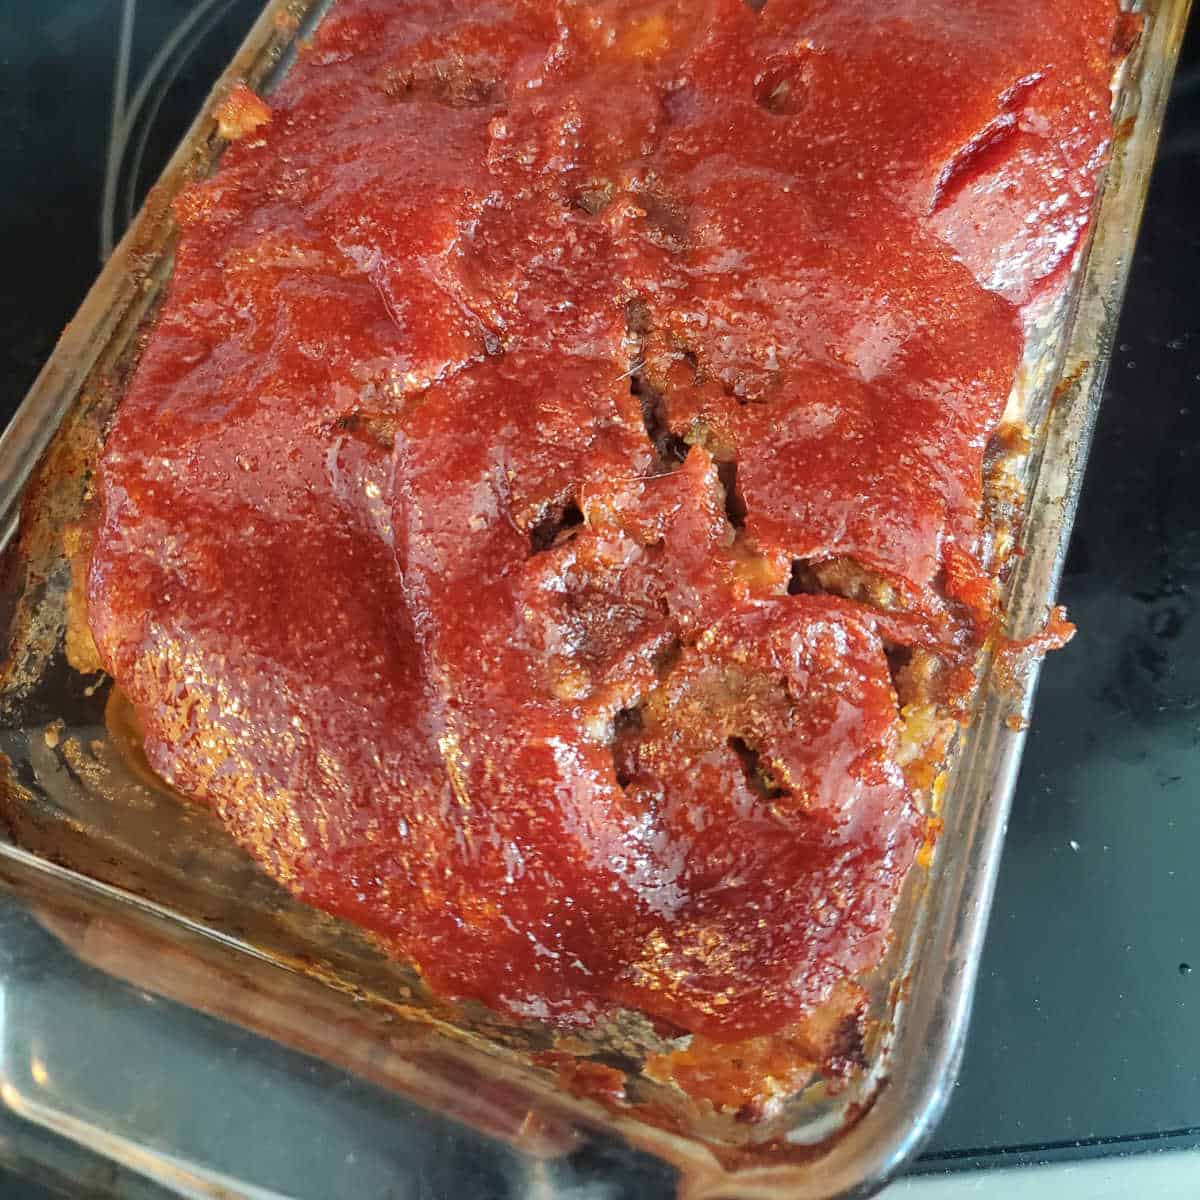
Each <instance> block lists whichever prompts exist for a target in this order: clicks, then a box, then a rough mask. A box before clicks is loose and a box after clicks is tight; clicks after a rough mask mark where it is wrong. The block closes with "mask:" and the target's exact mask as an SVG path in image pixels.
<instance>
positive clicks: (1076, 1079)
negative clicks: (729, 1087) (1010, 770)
mask: <svg viewBox="0 0 1200 1200" xmlns="http://www.w3.org/2000/svg"><path fill="white" fill-rule="evenodd" d="M260 3H261V0H201V2H200V3H189V2H187V0H157V2H156V3H154V4H153V5H146V4H143V5H142V6H140V7H138V6H136V4H135V3H134V0H40V2H39V3H37V4H34V3H32V2H28V3H27V2H25V0H20V2H13V3H10V4H9V5H7V6H5V8H4V9H3V11H0V128H3V129H4V131H5V137H4V138H3V140H2V141H0V162H2V163H3V172H2V177H3V178H4V179H5V180H6V181H7V186H6V187H5V188H4V189H2V190H0V247H2V249H3V254H4V258H3V261H4V265H5V277H6V285H5V286H4V287H3V288H2V289H0V418H2V419H4V420H7V417H8V416H9V415H10V414H11V412H12V410H13V409H14V408H15V407H16V405H17V403H18V402H19V400H20V398H21V396H22V394H23V393H24V391H25V389H26V387H27V386H28V385H29V383H30V382H31V380H32V378H33V376H34V374H35V373H36V371H37V369H38V367H39V366H40V364H41V363H42V362H43V361H44V359H45V357H46V356H47V354H48V353H49V351H50V349H51V347H52V346H53V343H54V340H55V338H56V337H57V335H58V332H59V330H60V329H61V328H62V326H63V324H64V323H65V322H66V321H67V320H68V319H69V318H70V316H71V315H72V313H73V312H74V311H75V309H76V307H77V305H78V303H79V301H80V299H81V298H82V296H83V294H84V292H85V291H86V289H87V287H88V285H89V284H90V283H91V281H92V279H93V277H94V276H95V273H96V271H97V269H98V266H99V257H98V255H99V247H100V245H101V238H102V230H101V226H102V224H103V214H102V204H103V199H104V192H105V178H106V165H107V164H108V162H109V160H110V157H111V161H112V164H113V165H114V166H115V168H116V170H115V171H114V172H112V173H111V174H112V178H113V180H114V182H115V187H113V188H111V189H110V190H111V192H112V197H113V203H112V205H111V209H112V212H113V215H114V224H115V226H116V229H117V232H118V233H119V231H120V227H121V225H122V223H123V221H124V219H125V212H126V209H127V207H128V202H129V200H130V199H133V200H137V199H140V192H141V190H142V189H143V188H144V187H145V186H146V184H147V183H148V182H149V181H150V180H151V179H152V178H153V176H154V175H155V174H156V173H157V170H158V168H159V166H160V164H161V162H162V161H163V160H164V158H165V156H166V155H167V154H168V153H169V152H170V150H171V148H172V147H173V145H174V142H175V141H176V139H177V138H178V137H179V135H180V133H181V132H182V130H183V128H184V126H185V125H186V124H187V122H188V121H189V120H190V118H191V116H192V115H193V113H194V112H195V110H196V108H197V107H198V105H199V103H200V101H201V99H202V98H203V96H204V94H205V92H206V91H207V87H208V85H209V83H210V82H211V80H212V78H213V76H214V75H215V73H216V71H217V70H218V69H219V68H220V67H221V66H223V65H224V63H225V62H226V61H227V60H228V58H229V57H230V55H231V53H232V51H233V49H234V48H235V46H236V45H237V42H238V41H239V39H240V37H241V35H242V33H243V32H244V31H245V29H246V28H247V27H248V25H249V23H250V21H251V19H252V18H253V16H254V15H255V12H256V10H257V9H258V8H259V6H260ZM123 17H124V18H126V19H127V21H126V22H125V23H124V24H123ZM123 30H125V31H127V32H128V35H129V36H128V43H127V44H128V51H129V55H128V62H129V68H130V69H129V73H128V81H129V82H128V85H127V87H126V89H125V102H126V103H125V111H126V112H127V113H128V112H129V111H130V106H131V105H134V102H136V101H137V100H138V98H139V96H138V92H139V83H140V82H141V81H142V80H144V79H148V80H149V84H148V86H147V87H146V88H145V89H144V101H143V102H142V103H141V104H140V105H136V111H135V112H133V116H134V118H135V119H134V120H132V121H131V122H130V123H129V124H130V129H129V136H128V137H123V138H118V139H117V140H116V144H115V145H113V144H111V143H110V129H111V112H112V105H113V92H114V68H115V65H116V64H117V63H118V62H119V60H120V57H121V46H122V41H123ZM180 31H182V32H180ZM156 56H157V57H156ZM143 142H144V147H143V149H142V151H141V154H140V168H139V167H138V165H137V160H138V157H139V145H141V144H142V143H143ZM1198 197H1200V21H1197V20H1196V19H1193V22H1192V29H1191V32H1190V36H1189V43H1188V45H1187V46H1186V47H1185V52H1184V62H1183V65H1182V66H1181V69H1180V74H1179V76H1178V79H1177V82H1176V86H1175V94H1174V98H1173V101H1172V106H1171V109H1170V111H1169V114H1168V119H1167V129H1166V134H1165V138H1164V141H1163V144H1162V149H1161V152H1160V157H1159V162H1158V166H1157V168H1156V172H1155V177H1154V182H1153V185H1152V187H1151V192H1150V200H1149V205H1148V208H1147V213H1146V217H1145V220H1144V223H1143V227H1142V231H1141V238H1140V241H1139V243H1138V249H1137V254H1136V259H1135V262H1134V267H1133V277H1132V282H1131V284H1130V290H1129V295H1128V299H1127V301H1126V305H1125V310H1124V315H1123V318H1122V322H1121V327H1120V333H1119V338H1118V340H1119V349H1118V351H1117V353H1116V356H1115V358H1114V361H1113V366H1112V372H1111V376H1110V381H1109V388H1108V394H1107V397H1106V400H1105V404H1104V408H1103V410H1102V412H1101V415H1100V422H1099V427H1098V429H1097V432H1096V439H1095V444H1094V448H1093V451H1092V457H1091V461H1090V465H1089V468H1088V477H1087V483H1086V486H1085V490H1084V496H1083V502H1082V505H1081V508H1080V511H1079V517H1078V521H1077V525H1076V533H1075V537H1074V541H1073V544H1072V549H1071V554H1070V558H1069V561H1068V565H1067V572H1066V577H1065V579H1064V583H1063V588H1062V598H1063V600H1064V602H1065V603H1066V604H1067V605H1068V607H1069V608H1070V611H1071V614H1072V617H1073V619H1074V620H1076V621H1077V622H1078V625H1079V629H1080V632H1079V634H1078V636H1077V637H1076V638H1075V640H1074V641H1073V642H1072V643H1071V645H1070V646H1069V647H1068V648H1067V649H1066V650H1064V651H1063V652H1061V653H1059V654H1055V655H1053V656H1052V657H1051V659H1050V660H1048V662H1047V664H1046V667H1045V670H1044V673H1043V677H1042V686H1041V692H1040V695H1039V698H1038V703H1037V712H1036V716H1035V720H1034V724H1033V729H1032V731H1031V734H1030V737H1029V742H1028V748H1027V750H1026V754H1025V760H1024V766H1023V769H1022V774H1021V782H1020V785H1019V790H1018V795H1017V800H1016V806H1015V810H1014V813H1013V819H1012V823H1011V826H1010V829H1009V834H1008V841H1007V844H1006V849H1005V855H1004V862H1003V867H1002V871H1001V877H1000V884H999V891H998V894H997V898H996V903H995V909H994V912H993V917H992V923H991V928H990V932H989V936H988V946H987V951H986V955H985V958H984V963H983V971H982V977H981V980H980V985H979V992H978V999H977V1002H976V1008H975V1015H974V1020H973V1023H972V1028H971V1035H970V1042H969V1046H968V1050H967V1057H966V1062H965V1064H964V1067H963V1071H962V1076H961V1079H960V1082H959V1084H958V1087H957V1089H956V1092H955V1096H954V1098H953V1100H952V1102H951V1105H950V1108H949V1110H948V1112H947V1114H946V1117H945V1120H944V1121H943V1123H942V1126H941V1128H940V1129H939V1130H938V1132H937V1134H936V1136H935V1138H934V1140H933V1142H932V1143H931V1145H930V1146H929V1148H928V1150H927V1152H926V1157H925V1159H923V1160H922V1167H923V1168H924V1169H944V1168H946V1167H950V1166H970V1165H974V1164H979V1163H982V1164H987V1163H993V1162H996V1161H1004V1162H1020V1161H1041V1160H1044V1159H1046V1158H1048V1157H1055V1156H1068V1157H1073V1156H1079V1155H1084V1154H1096V1153H1106V1152H1114V1151H1123V1150H1132V1149H1140V1148H1145V1147H1148V1146H1156V1147H1157V1146H1164V1145H1183V1144H1187V1145H1192V1144H1198V1143H1200V1019H1198V1018H1200V922H1198V920H1197V917H1198V916H1200V875H1198V874H1197V872H1196V870H1195V866H1194V864H1195V859H1196V847H1197V846H1200V804H1198V803H1197V802H1196V801H1197V800H1198V799H1200V620H1198V619H1197V605H1198V602H1200V590H1198V589H1200V293H1198V292H1197V287H1196V281H1197V280H1200V222H1198V220H1197V204H1198V200H1197V198H1198ZM1193 966H1194V968H1195V969H1194V970H1192V969H1191V967H1193ZM4 1182H5V1180H4V1177H3V1176H2V1175H0V1183H4ZM0 1190H4V1189H0ZM4 1194H5V1195H8V1194H10V1192H9V1191H7V1190H4Z"/></svg>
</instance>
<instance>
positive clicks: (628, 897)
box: [89, 0, 1117, 1040]
mask: <svg viewBox="0 0 1200 1200" xmlns="http://www.w3.org/2000/svg"><path fill="white" fill-rule="evenodd" d="M1116 16H1117V14H1116V9H1115V6H1114V5H1113V4H1111V3H1110V2H1109V0H1087V2H1086V3H1082V4H1078V5H1063V4H1061V3H1060V2H1059V0H920V2H917V0H887V2H883V0H769V2H768V3H767V5H766V7H765V9H762V10H761V11H758V12H756V11H753V10H752V9H751V8H750V7H748V6H746V5H744V4H742V3H740V2H739V0H702V2H701V3H698V4H697V3H690V2H689V3H684V2H683V0H598V2H596V3H592V4H581V3H567V2H565V0H563V2H560V3H555V2H553V0H483V2H471V3H468V2H467V0H457V2H455V0H450V2H447V0H437V2H436V3H435V2H434V0H386V2H385V0H341V3H339V4H338V5H337V6H336V7H335V8H334V9H333V11H332V13H331V15H330V16H329V17H327V18H326V20H325V22H324V24H323V25H322V27H321V28H320V30H319V31H318V33H317V35H316V37H315V39H314V41H313V43H312V45H311V46H309V47H307V48H306V49H305V50H303V51H302V53H301V57H300V61H299V63H298V64H297V66H296V68H295V69H294V70H293V71H292V72H291V74H290V75H289V77H288V78H287V80H286V81H285V82H284V84H283V85H282V86H281V87H280V89H279V90H278V92H277V93H275V94H274V95H273V96H271V97H270V99H269V107H268V106H267V105H263V104H261V102H258V101H257V100H256V99H255V98H254V97H253V96H251V95H249V94H248V93H246V92H245V90H244V89H242V90H241V91H239V92H238V93H237V95H236V96H235V97H233V98H232V99H231V101H230V104H229V105H228V106H227V107H226V109H225V110H223V114H222V129H223V131H224V132H226V133H227V134H228V135H229V136H232V137H234V138H236V140H235V141H234V143H233V144H231V146H230V147H229V149H228V151H227V153H226V155H225V157H224V159H223V161H222V163H221V165H220V168H219V170H218V171H217V173H216V174H215V176H214V177H213V178H211V179H209V180H207V181H205V182H201V183H197V184H195V185H193V186H191V187H190V188H188V189H187V190H186V191H185V192H184V193H183V194H182V195H181V196H180V198H179V199H178V201H177V203H176V213H177V216H178V220H179V224H180V227H181V234H180V240H179V247H178V255H177V264H176V269H175V272H174V276H173V279H172V283H171V287H170V293H169V296H168V297H167V300H166V302H165V304H164V307H163V309H162V311H161V314H160V315H159V317H158V319H157V322H156V324H155V327H154V330H153V333H152V335H151V337H150V338H149V341H148V343H147V345H146V348H145V352H144V354H143V356H142V359H141V362H140V365H139V366H138V368H137V371H136V374H135V375H134V377H133V379H132V381H131V383H130V386H129V387H128V390H127V393H126V395H125V397H124V400H123V402H122V404H121V406H120V408H119V411H118V413H117V417H116V421H115V424H114V427H113V429H112V432H111V435H110V437H109V440H108V444H107V446H106V449H105V454H104V459H103V466H102V472H101V476H100V483H99V495H100V500H101V523H100V528H99V532H98V536H97V541H96V546H95V551H94V555H93V560H92V565H91V571H90V578H89V600H90V619H91V625H92V629H93V632H94V635H95V638H96V641H97V644H98V647H99V649H100V651H101V654H102V656H103V659H104V662H105V663H106V665H107V667H108V668H109V670H110V671H111V672H112V674H113V675H114V676H115V678H116V680H117V682H118V683H119V685H120V686H121V687H122V688H123V689H124V690H125V691H126V693H127V694H128V696H129V697H130V699H131V700H132V702H133V703H134V705H135V706H136V708H137V711H138V713H139V715H140V719H141V721H142V724H143V726H144V729H145V744H146V752H147V754H148V756H149V759H150V762H151V763H152V764H153V765H154V766H155V767H156V768H157V770H158V771H159V772H160V773H161V774H162V775H163V776H165V777H166V778H167V779H168V780H170V781H171V782H172V783H173V784H174V785H175V786H177V787H178V788H180V789H181V790H182V791H184V792H187V793H189V794H191V795H194V796H196V797H199V798H202V799H204V800H206V801H208V802H210V803H211V804H212V805H213V807H214V809H215V811H216V812H217V813H218V814H219V816H220V818H221V819H222V820H223V821H224V822H225V824H226V825H227V826H228V827H229V829H230V830H231V831H232V833H233V834H234V835H235V836H236V837H237V838H238V839H239V840H240V841H241V842H242V843H243V844H244V845H245V846H246V847H247V848H248V849H249V850H250V851H251V852H252V853H253V854H254V855H255V856H256V857H257V858H258V860H259V861H260V862H261V863H262V864H263V866H264V867H265V868H266V869H267V870H268V871H269V872H271V873H272V874H273V875H274V876H276V877H277V878H278V879H279V880H281V881H282V882H283V883H284V884H285V885H286V886H287V887H289V888H290V889H292V890H293V891H294V892H295V893H296V894H298V895H299V896H301V897H303V898H305V899H307V900H309V901H310V902H312V903H313V904H315V905H318V906H320V907H322V908H324V909H327V910H329V911H331V912H334V913H337V914H340V915H342V916H345V917H348V918H349V919H351V920H353V921H356V922H358V923H360V924H361V925H363V926H365V927H366V928H368V929H370V930H372V931H374V932H375V933H377V934H378V935H380V936H381V937H382V938H383V939H384V940H385V942H386V943H387V944H388V945H389V946H390V947H392V948H393V949H395V950H396V951H397V952H399V953H403V954H405V955H408V956H409V957H411V958H412V959H413V960H414V961H415V962H416V963H417V965H418V966H419V968H420V969H421V971H422V973H423V974H424V976H425V977H426V979H427V980H428V981H429V983H430V984H431V986H432V987H433V988H435V989H436V990H437V991H439V992H441V993H443V994H446V995H449V996H453V997H472V998H476V999H479V1000H482V1001H483V1002H485V1003H486V1004H489V1005H491V1006H493V1007H495V1008H497V1009H500V1010H502V1011H505V1012H508V1013H512V1014H517V1015H521V1016H532V1017H537V1018H542V1019H546V1020H550V1021H554V1022H557V1023H562V1024H572V1023H579V1022H585V1021H588V1020H592V1019H594V1018H596V1017H597V1016H599V1015H601V1014H603V1013H604V1012H605V1011H606V1010H609V1009H611V1008H612V1007H613V1006H616V1005H624V1006H629V1007H635V1008H639V1009H642V1010H644V1011H646V1012H647V1013H649V1014H651V1015H653V1016H656V1017H660V1018H664V1019H666V1020H669V1021H672V1022H675V1023H676V1024H678V1025H680V1026H683V1027H685V1028H687V1029H691V1030H695V1031H699V1032H703V1033H705V1034H707V1035H709V1036H710V1037H713V1038H717V1039H721V1040H728V1039H734V1038H740V1037H748V1036H755V1035H759V1034H764V1033H769V1032H771V1031H773V1030H777V1029H780V1028H781V1027H783V1026H785V1025H787V1024H789V1023H791V1022H793V1021H795V1020H796V1018H797V1017H798V1016H799V1015H802V1014H803V1013H804V1012H805V1011H806V1010H808V1009H810V1008H811V1007H812V1006H814V1005H816V1004H818V1003H820V1002H821V1001H822V1000H823V999H824V998H825V997H826V996H827V995H828V994H829V992H830V990H831V989H832V988H833V986H834V985H835V984H836V983H837V982H838V981H839V980H841V979H844V978H845V977H846V976H847V975H849V974H852V973H854V972H856V971H859V970H861V969H863V968H866V967H869V966H870V965H872V963H874V962H875V961H877V959H878V957H879V955H880V954H881V952H882V949H883V946H884V944H885V940H886V936H887V928H888V923H889V920H890V916H891V913H892V910H893V907H894V904H895V901H896V896H897V893H898V890H899V887H900V884H901V882H902V881H903V878H904V876H905V873H906V872H907V870H908V868H909V866H910V864H911V863H912V861H913V858H914V855H915V853H916V850H917V848H918V847H919V845H920V842H921V839H922V836H923V830H922V824H923V823H922V820H921V817H920V814H919V811H918V808H917V805H916V803H915V800H914V797H913V795H912V794H911V792H910V788H909V785H908V784H907V782H906V780H905V776H904V772H903V770H902V768H901V762H902V761H904V758H903V754H902V746H901V739H902V725H901V717H900V714H899V712H898V702H897V698H896V692H895V688H894V686H893V683H892V678H891V674H890V671H889V663H888V658H887V655H886V653H885V651H886V649H887V648H888V647H889V646H890V645H891V644H893V643H895V642H896V641H900V642H908V643H910V644H916V643H920V642H922V640H925V641H927V642H929V644H930V645H936V646H940V647H942V648H943V649H944V648H945V647H946V646H957V650H956V651H955V653H958V654H960V655H967V656H968V657H969V654H970V653H971V649H972V646H973V645H974V644H975V643H974V642H973V640H972V639H973V638H974V637H975V631H976V630H977V629H978V628H979V627H981V625H982V624H983V623H985V622H984V620H983V619H981V617H980V613H981V612H982V614H983V618H986V615H987V605H988V595H989V594H990V593H989V591H988V587H987V585H986V578H985V577H984V575H983V568H982V566H981V564H980V561H979V552H980V551H979V541H980V497H981V483H980V478H981V464H982V457H983V454H984V450H985V448H986V445H987V442H988V440H989V438H990V436H991V434H992V432H993V431H994V429H995V426H996V423H997V421H998V419H999V416H1000V414H1001V411H1002V409H1003V406H1004V401H1005V397H1006V394H1007V392H1008V390H1009V387H1010V385H1011V383H1012V380H1013V375H1014V372H1015V369H1016V366H1017V362H1018V358H1019V354H1020V346H1021V309H1020V308H1019V307H1018V306H1019V305H1024V304H1026V303H1028V302H1030V301H1031V300H1032V299H1033V298H1035V297H1036V296H1037V295H1038V294H1039V290H1044V288H1045V287H1046V286H1047V281H1052V280H1053V279H1055V278H1057V277H1058V276H1060V275H1061V268H1062V265H1063V263H1064V262H1065V261H1067V260H1068V259H1069V257H1070V255H1071V253H1072V250H1073V248H1074V247H1075V245H1076V244H1077V242H1078V240H1079V237H1080V235H1081V233H1082V231H1083V229H1084V228H1085V227H1086V223H1087V220H1088V214H1089V208H1090V203H1091V198H1092V192H1093V189H1094V187H1095V175H1096V169H1097V166H1098V164H1099V163H1100V162H1101V161H1102V159H1103V155H1104V151H1105V148H1106V145H1107V139H1108V137H1109V134H1110V127H1109V117H1108V102H1107V96H1108V92H1107V88H1108V77H1109V74H1110V73H1111V70H1112V66H1113V62H1112V52H1111V45H1112V40H1113V31H1114V28H1115V23H1116ZM234 101H236V103H234ZM830 559H838V560H846V561H849V562H852V563H854V564H857V565H858V566H859V567H861V568H862V569H864V570H865V571H867V572H869V573H871V574H872V576H873V577H876V578H878V579H881V580H884V581H886V582H887V584H888V586H889V587H890V588H892V589H893V591H894V594H895V596H897V597H898V599H897V601H896V604H895V605H894V606H893V607H898V608H899V610H900V611H899V612H892V613H889V614H887V615H886V616H885V615H884V614H882V613H880V612H876V611H874V610H872V609H871V608H869V607H867V606H866V605H865V604H862V603H858V602H856V601H853V600H850V599H844V598H838V597H835V596H830V595H824V594H789V580H792V581H793V586H792V587H791V592H793V593H794V592H797V588H796V587H795V585H794V580H795V578H796V577H795V575H794V573H793V561H794V560H800V561H802V562H810V563H820V562H822V561H825V560H830ZM981 579H982V580H984V582H983V583H982V584H981V583H980V580H981ZM968 595H969V596H970V597H971V604H970V606H969V610H968V608H967V607H964V603H963V601H962V597H963V596H968Z"/></svg>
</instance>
